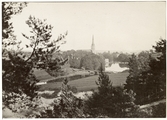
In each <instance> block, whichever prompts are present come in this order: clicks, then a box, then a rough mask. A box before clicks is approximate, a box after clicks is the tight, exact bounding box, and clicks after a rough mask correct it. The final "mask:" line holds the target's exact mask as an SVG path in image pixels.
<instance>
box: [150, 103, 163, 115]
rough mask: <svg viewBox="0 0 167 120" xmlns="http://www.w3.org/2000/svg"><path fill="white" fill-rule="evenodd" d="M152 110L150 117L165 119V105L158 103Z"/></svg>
mask: <svg viewBox="0 0 167 120" xmlns="http://www.w3.org/2000/svg"><path fill="white" fill-rule="evenodd" d="M152 109H153V112H152V114H153V116H152V117H156V118H165V117H166V103H160V104H158V105H157V106H154V107H153V108H152Z"/></svg>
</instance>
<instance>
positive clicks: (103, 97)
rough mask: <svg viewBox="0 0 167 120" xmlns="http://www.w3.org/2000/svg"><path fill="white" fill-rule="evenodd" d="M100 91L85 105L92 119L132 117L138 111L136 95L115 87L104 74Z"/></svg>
mask: <svg viewBox="0 0 167 120" xmlns="http://www.w3.org/2000/svg"><path fill="white" fill-rule="evenodd" d="M96 84H97V85H98V91H97V92H94V93H93V95H92V96H91V97H89V99H88V100H87V101H86V103H85V111H87V112H88V114H89V115H90V116H91V117H119V118H120V117H132V116H133V112H134V111H135V110H136V109H137V107H136V106H135V104H134V93H133V92H132V91H129V92H127V91H126V90H123V89H122V88H121V87H113V86H112V83H111V81H110V80H109V76H108V75H107V74H106V73H104V72H102V69H100V74H99V78H98V81H97V82H96Z"/></svg>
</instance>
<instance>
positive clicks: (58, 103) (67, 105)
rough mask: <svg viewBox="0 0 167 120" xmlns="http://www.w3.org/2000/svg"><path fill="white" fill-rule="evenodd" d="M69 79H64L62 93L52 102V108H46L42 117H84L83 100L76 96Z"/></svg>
mask: <svg viewBox="0 0 167 120" xmlns="http://www.w3.org/2000/svg"><path fill="white" fill-rule="evenodd" d="M68 88H70V87H69V85H68V81H67V79H65V80H64V82H63V83H62V87H61V94H60V96H57V97H56V98H55V101H54V102H53V103H52V105H51V106H53V110H52V109H46V110H45V111H44V112H41V116H40V117H41V118H84V117H86V116H85V115H84V113H83V100H81V99H79V98H77V97H75V96H74V95H73V92H72V91H71V90H70V89H68Z"/></svg>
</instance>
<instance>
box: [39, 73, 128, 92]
mask: <svg viewBox="0 0 167 120" xmlns="http://www.w3.org/2000/svg"><path fill="white" fill-rule="evenodd" d="M128 74H129V73H128V72H124V73H110V74H108V75H109V77H110V80H111V82H112V83H113V86H120V85H123V84H124V83H125V81H126V77H127V76H128ZM97 80H98V75H95V76H91V77H86V78H81V79H77V80H72V81H70V82H69V85H71V86H75V87H76V88H77V89H78V92H81V91H90V90H92V89H94V90H95V89H97V85H96V83H95V81H97ZM61 84H62V82H54V83H48V84H45V85H42V86H41V87H40V89H39V90H40V91H44V90H57V89H60V87H61Z"/></svg>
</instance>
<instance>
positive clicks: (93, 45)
mask: <svg viewBox="0 0 167 120" xmlns="http://www.w3.org/2000/svg"><path fill="white" fill-rule="evenodd" d="M91 51H92V53H94V54H95V44H94V35H93V36H92V46H91Z"/></svg>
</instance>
